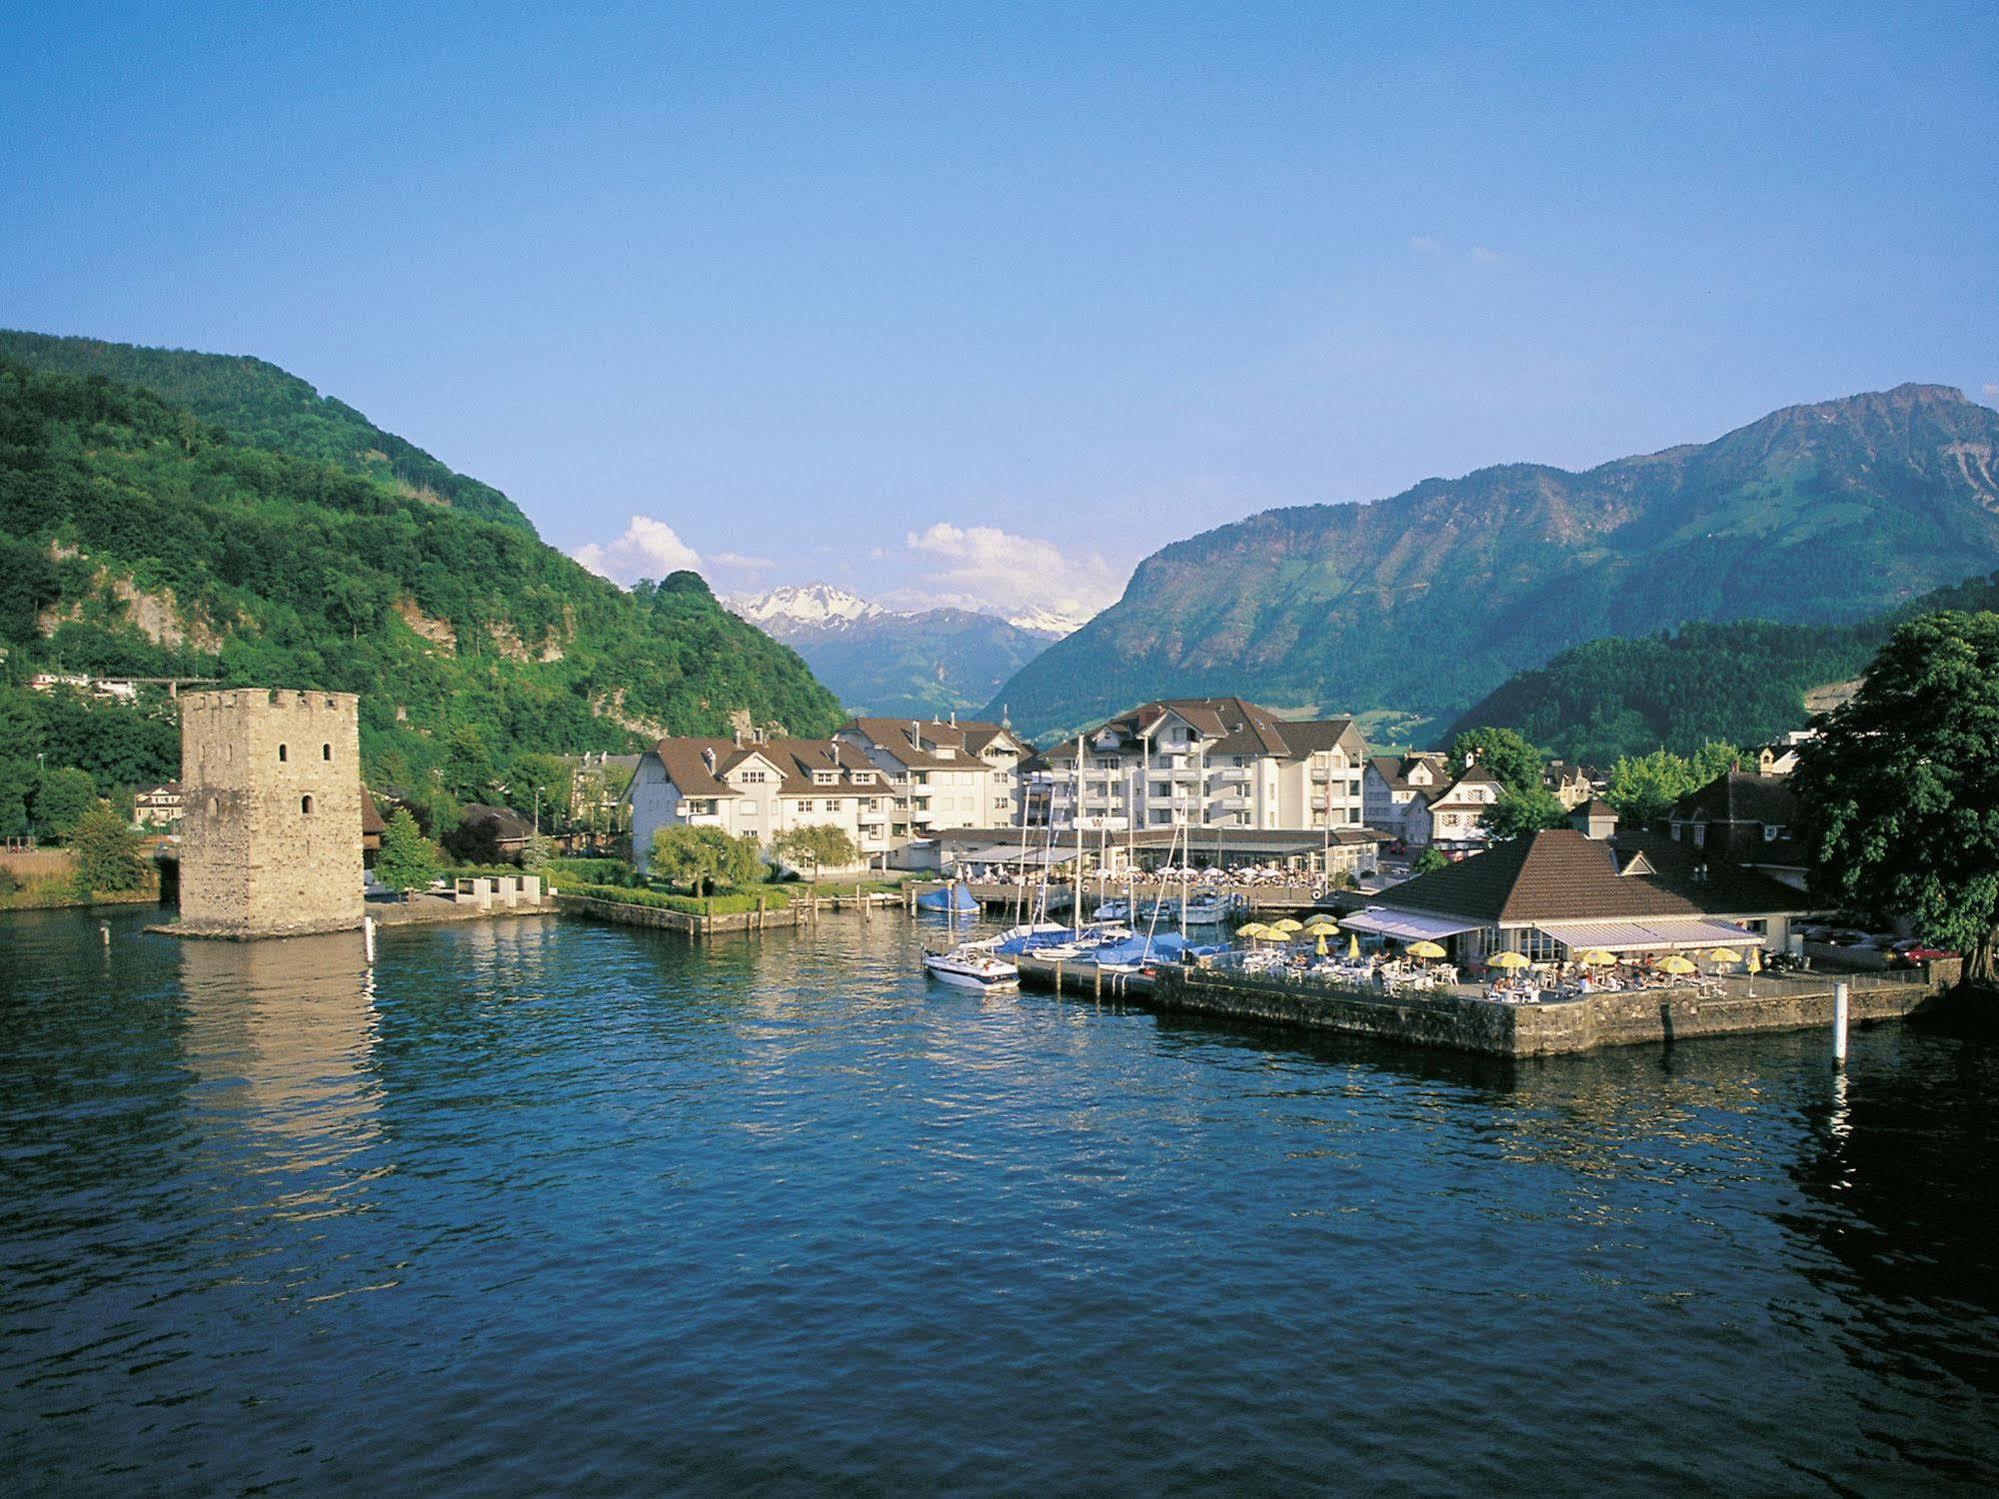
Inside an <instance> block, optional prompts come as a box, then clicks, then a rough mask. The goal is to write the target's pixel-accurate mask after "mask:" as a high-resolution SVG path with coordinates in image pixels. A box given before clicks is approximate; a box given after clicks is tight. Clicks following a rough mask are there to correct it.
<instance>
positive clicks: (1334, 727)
mask: <svg viewBox="0 0 1999 1499" xmlns="http://www.w3.org/2000/svg"><path fill="white" fill-rule="evenodd" d="M1366 760H1367V743H1366V741H1365V740H1364V739H1363V738H1362V737H1361V733H1360V730H1359V729H1358V728H1356V727H1355V726H1354V722H1353V720H1352V719H1350V718H1334V719H1317V720H1303V721H1299V720H1285V719H1281V718H1279V717H1278V716H1277V715H1276V714H1275V713H1273V712H1271V711H1270V710H1269V709H1268V708H1263V707H1259V706H1258V705H1256V704H1255V703H1248V702H1245V701H1243V700H1242V699H1241V698H1236V697H1227V698H1173V699H1167V700H1163V701H1160V702H1153V703H1146V704H1144V705H1143V706H1141V707H1139V708H1135V709H1133V710H1132V711H1131V712H1129V713H1125V714H1121V715H1119V716H1118V717H1116V718H1113V719H1110V720H1108V721H1106V722H1104V723H1101V724H1099V725H1097V727H1095V728H1094V729H1091V730H1089V731H1088V732H1087V733H1084V734H1082V735H1079V736H1078V737H1077V738H1075V739H1071V740H1066V741H1064V742H1063V743H1060V744H1055V745H1051V746H1050V747H1049V748H1048V749H1046V750H1044V751H1043V752H1042V753H1041V755H1040V756H1039V757H1038V762H1037V764H1038V768H1037V770H1036V771H1035V772H1033V775H1034V778H1035V780H1034V782H1033V783H1031V786H1030V789H1028V790H1027V791H1025V792H1024V801H1025V803H1026V804H1027V805H1030V806H1039V805H1043V804H1045V806H1046V807H1047V817H1048V820H1049V821H1050V822H1051V823H1052V824H1053V826H1054V827H1056V828H1058V829H1059V828H1074V827H1077V826H1081V827H1083V828H1086V829H1121V828H1133V829H1138V830H1147V829H1154V828H1187V829H1195V828H1224V829H1226V828H1256V829H1262V830H1267V831H1274V830H1283V831H1290V832H1314V831H1321V832H1322V831H1327V830H1336V829H1339V828H1358V827H1359V826H1360V825H1361V821H1362V816H1361V814H1362V788H1361V770H1362V766H1363V765H1364V764H1365V762H1366Z"/></svg>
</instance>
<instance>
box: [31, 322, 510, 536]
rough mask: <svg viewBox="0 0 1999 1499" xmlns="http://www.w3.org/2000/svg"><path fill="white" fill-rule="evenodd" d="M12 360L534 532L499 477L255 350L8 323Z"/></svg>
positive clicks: (417, 496) (273, 449) (243, 439)
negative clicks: (391, 428) (152, 345)
mask: <svg viewBox="0 0 1999 1499" xmlns="http://www.w3.org/2000/svg"><path fill="white" fill-rule="evenodd" d="M5 359H12V360H17V361H19V362H20V363H22V364H26V365H32V366H33V367H34V368H36V369H38V370H48V371H51V372H53V373H57V374H64V375H81V376H84V377H86V378H88V377H89V376H92V375H98V376H102V377H103V378H105V379H107V380H116V381H120V382H122V383H124V384H127V385H139V386H143V387H145V388H146V389H147V390H150V391H152V392H153V394H155V395H157V396H159V397H160V398H161V399H162V400H164V401H165V402H166V403H167V404H168V405H170V406H182V407H185V408H186V409H187V410H189V411H191V412H193V413H194V414H195V415H196V416H198V417H200V418H201V419H202V420H203V421H205V422H214V423H215V424H216V425H218V426H222V427H227V428H228V429H229V432H230V435H231V436H232V437H234V438H235V439H236V440H237V441H239V442H246V443H249V444H250V445H251V446H253V447H259V448H264V449H266V450H268V451H270V452H273V453H289V454H291V455H292V456H293V457H295V458H313V459H317V460H318V461H319V462H321V463H331V464H333V465H334V466H335V467H337V468H342V469H345V470H347V472H349V473H353V474H360V475H362V476H363V477H366V478H370V479H377V480H381V481H383V482H386V483H389V484H392V485H394V486H395V487H396V488H397V489H399V490H401V491H402V492H403V493H404V494H406V495H408V496H410V497H411V498H412V499H421V500H430V501H434V502H437V503H441V504H447V505H449V506H450V507H451V508H452V509H454V510H457V511H460V512H461V513H463V514H465V515H470V516H474V517H477V518H478V519H480V520H492V521H500V522H502V523H503V524H506V525H510V526H519V527H521V528H523V529H524V530H527V531H533V530H534V525H533V523H532V522H530V521H529V520H528V518H527V516H525V515H524V514H522V513H521V510H520V507H518V506H517V505H515V504H514V502H513V501H512V500H510V499H508V498H507V497H506V496H505V495H504V494H501V493H500V491H499V490H497V489H495V488H493V486H492V485H490V484H482V483H480V482H479V481H478V480H477V479H473V478H469V477H467V476H466V475H464V474H461V473H456V472H454V471H453V470H452V469H450V468H449V467H447V466H446V465H445V464H443V463H441V462H439V461H438V460H437V459H435V458H433V457H432V456H431V455H430V454H428V453H426V452H425V451H424V450H423V449H422V448H420V447H418V446H416V444H415V443H412V442H410V441H408V440H407V439H405V438H402V437H398V436H397V435H396V434H395V433H393V432H385V431H383V430H382V429H381V428H380V427H378V426H376V425H375V424H374V423H373V422H371V421H369V420H368V418H367V417H365V416H363V415H362V414H361V413H360V412H358V411H356V410H355V409H354V408H353V407H352V406H349V405H347V404H346V403H345V402H343V401H336V400H335V399H333V397H331V396H322V395H321V394H320V393H319V392H318V391H316V390H314V389H313V388H312V386H310V385H308V384H307V383H306V382H305V381H303V380H301V379H299V377H298V376H297V375H294V374H291V373H289V372H288V371H285V370H281V369H279V368H278V367H277V366H276V365H275V364H270V363H267V362H266V361H264V360H262V359H255V358H252V357H251V356H249V355H247V354H200V353H196V352H194V351H193V350H190V349H149V348H143V347H141V346H140V345H138V344H116V343H106V342H104V341H103V340H102V339H96V338H67V337H58V336H56V335H54V334H48V333H24V332H19V331H14V330H4V329H0V360H5Z"/></svg>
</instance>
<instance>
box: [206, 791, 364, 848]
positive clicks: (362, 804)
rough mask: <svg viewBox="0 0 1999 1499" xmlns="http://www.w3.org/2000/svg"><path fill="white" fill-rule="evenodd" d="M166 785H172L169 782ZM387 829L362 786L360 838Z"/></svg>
mask: <svg viewBox="0 0 1999 1499" xmlns="http://www.w3.org/2000/svg"><path fill="white" fill-rule="evenodd" d="M167 784H168V785H173V783H172V782H171V781H169V782H168V783H167ZM174 789H175V790H176V791H178V790H179V789H180V788H179V787H178V786H175V787H174ZM387 829H388V825H387V824H386V823H384V822H383V821H382V809H381V808H380V807H378V806H376V805H375V793H374V792H372V791H370V790H369V789H368V788H367V787H366V786H363V787H362V788H361V836H362V837H363V838H371V837H372V838H379V837H381V836H382V834H383V833H384V832H386V831H387Z"/></svg>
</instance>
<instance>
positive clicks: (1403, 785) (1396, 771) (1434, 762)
mask: <svg viewBox="0 0 1999 1499" xmlns="http://www.w3.org/2000/svg"><path fill="white" fill-rule="evenodd" d="M1367 763H1368V764H1369V765H1372V766H1373V767H1374V773H1375V774H1376V775H1378V776H1380V777H1381V778H1382V780H1384V781H1386V782H1387V783H1388V789H1389V790H1391V791H1422V792H1426V793H1432V792H1435V791H1441V790H1443V789H1444V787H1446V786H1448V785H1449V784H1450V783H1451V772H1450V769H1449V767H1448V766H1447V765H1446V764H1445V758H1444V756H1442V755H1440V754H1437V753H1436V752H1434V751H1432V750H1417V751H1415V752H1414V753H1412V754H1407V755H1371V756H1369V757H1368V762H1367ZM1419 763H1420V764H1423V765H1427V766H1428V767H1429V768H1430V773H1431V774H1432V775H1434V776H1435V777H1436V778H1437V779H1436V780H1435V781H1434V782H1432V783H1431V785H1429V786H1412V785H1410V784H1409V772H1410V771H1411V770H1413V769H1415V767H1416V766H1417V765H1418V764H1419Z"/></svg>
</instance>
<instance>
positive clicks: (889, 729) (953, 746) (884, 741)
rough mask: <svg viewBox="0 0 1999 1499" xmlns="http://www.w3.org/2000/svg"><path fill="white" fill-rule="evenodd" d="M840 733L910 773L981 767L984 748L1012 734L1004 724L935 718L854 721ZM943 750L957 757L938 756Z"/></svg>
mask: <svg viewBox="0 0 1999 1499" xmlns="http://www.w3.org/2000/svg"><path fill="white" fill-rule="evenodd" d="M840 732H841V733H842V734H856V735H859V736H860V737H861V738H863V739H865V740H867V741H868V743H869V744H872V745H873V746H874V747H875V748H876V749H878V750H880V751H881V752H882V753H883V754H885V755H888V756H890V757H891V758H893V759H894V760H895V761H896V762H897V763H898V764H901V765H905V766H907V767H909V768H910V769H912V770H959V769H963V768H964V766H965V763H966V761H967V760H971V761H975V762H977V763H978V764H983V763H984V762H983V761H981V760H979V755H980V753H981V752H982V751H983V750H984V749H985V748H986V746H987V745H989V744H991V743H992V742H993V741H994V740H995V739H998V738H999V737H1000V736H1001V735H1005V736H1007V737H1008V738H1012V737H1013V731H1012V730H1011V729H1009V728H1007V727H1006V726H1005V725H1004V724H996V723H986V722H983V721H979V720H974V719H961V720H959V721H958V722H957V723H943V722H940V721H939V720H937V719H934V718H933V719H929V720H925V719H920V718H915V719H911V718H879V717H871V718H854V719H849V720H848V721H847V722H846V723H845V724H843V725H841V727H840ZM1017 742H1018V741H1016V743H1017ZM944 749H949V750H955V751H956V752H957V753H956V754H954V755H949V756H946V755H940V754H938V753H937V751H939V750H944ZM974 768H976V766H975V767H974Z"/></svg>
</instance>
